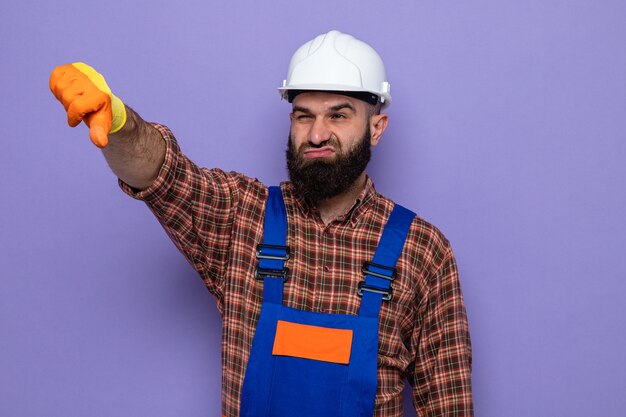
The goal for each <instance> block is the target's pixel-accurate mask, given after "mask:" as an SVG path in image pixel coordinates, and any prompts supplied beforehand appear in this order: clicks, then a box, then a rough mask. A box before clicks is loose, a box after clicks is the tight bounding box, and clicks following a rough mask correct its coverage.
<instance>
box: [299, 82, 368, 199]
mask: <svg viewBox="0 0 626 417" xmlns="http://www.w3.org/2000/svg"><path fill="white" fill-rule="evenodd" d="M370 112H371V110H370V108H369V105H368V104H367V103H365V102H363V101H361V100H358V99H355V98H351V97H346V96H342V95H338V94H331V93H323V92H311V93H301V94H299V95H297V96H296V97H295V99H294V101H293V111H292V113H291V115H290V118H291V130H290V135H289V143H288V147H287V168H288V170H289V176H290V179H291V181H292V183H293V184H294V186H295V188H296V190H297V191H298V192H299V193H300V194H301V195H302V196H303V197H305V198H309V199H311V200H313V201H319V200H322V199H327V198H331V197H334V196H336V195H339V194H341V193H343V192H345V191H347V190H348V189H349V188H350V187H352V186H353V185H354V184H355V182H356V180H357V179H358V178H359V176H360V175H361V174H362V173H363V171H364V170H365V167H366V166H367V163H368V162H369V159H370V155H371V152H370V144H371V137H372V135H371V130H370V120H369V119H370V117H369V115H370Z"/></svg>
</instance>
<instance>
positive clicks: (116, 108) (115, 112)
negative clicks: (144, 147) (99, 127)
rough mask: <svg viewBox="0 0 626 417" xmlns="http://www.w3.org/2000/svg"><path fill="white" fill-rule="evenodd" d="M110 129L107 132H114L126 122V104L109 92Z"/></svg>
mask: <svg viewBox="0 0 626 417" xmlns="http://www.w3.org/2000/svg"><path fill="white" fill-rule="evenodd" d="M111 113H112V116H113V118H112V120H111V130H110V131H109V133H115V132H117V131H119V130H120V129H121V128H123V127H124V125H125V124H126V106H124V103H123V102H122V100H120V99H119V98H118V97H117V96H116V95H115V94H113V93H111Z"/></svg>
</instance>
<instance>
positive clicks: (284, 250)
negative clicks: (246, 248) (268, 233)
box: [254, 243, 291, 281]
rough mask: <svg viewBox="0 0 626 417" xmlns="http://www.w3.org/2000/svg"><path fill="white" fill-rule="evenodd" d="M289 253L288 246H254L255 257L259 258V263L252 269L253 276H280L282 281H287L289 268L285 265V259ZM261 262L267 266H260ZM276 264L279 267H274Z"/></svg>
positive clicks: (262, 244) (257, 277)
mask: <svg viewBox="0 0 626 417" xmlns="http://www.w3.org/2000/svg"><path fill="white" fill-rule="evenodd" d="M290 255H291V253H290V251H289V247H288V246H281V245H268V244H264V243H260V244H258V245H257V246H256V257H257V259H259V263H258V264H257V267H256V270H255V271H254V278H255V279H258V280H262V279H264V278H266V277H271V278H282V279H283V281H287V276H288V273H289V269H288V268H287V267H285V261H287V260H288V259H289V257H290ZM262 264H263V265H264V266H267V267H262V266H261V265H262ZM278 265H280V266H281V268H275V266H278ZM269 266H272V267H274V268H270V267H269Z"/></svg>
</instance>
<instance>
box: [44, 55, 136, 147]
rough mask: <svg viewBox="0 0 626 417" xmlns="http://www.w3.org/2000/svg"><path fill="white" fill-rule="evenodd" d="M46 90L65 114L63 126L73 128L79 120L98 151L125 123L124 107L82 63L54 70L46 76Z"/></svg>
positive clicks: (102, 78) (95, 72)
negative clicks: (59, 104)
mask: <svg viewBox="0 0 626 417" xmlns="http://www.w3.org/2000/svg"><path fill="white" fill-rule="evenodd" d="M50 90H51V91H52V94H54V96H55V97H56V98H57V100H59V101H60V102H61V103H62V104H63V107H65V111H67V123H68V124H69V125H70V126H71V127H76V126H78V125H79V124H80V122H81V121H85V124H86V125H87V126H89V137H90V138H91V141H92V142H93V143H94V145H96V146H97V147H99V148H104V147H105V146H107V144H108V143H109V137H108V134H109V133H115V132H117V131H118V130H120V129H121V128H122V127H123V126H124V124H125V123H126V108H125V107H124V103H122V101H121V100H120V99H119V98H118V97H116V96H115V95H114V94H113V93H112V92H111V89H110V88H109V86H108V85H107V83H106V81H105V80H104V77H103V76H102V75H100V74H99V73H98V72H97V71H96V70H94V69H93V68H92V67H90V66H89V65H87V64H84V63H82V62H75V63H73V64H68V65H62V66H60V67H56V68H55V69H54V70H53V71H52V74H51V75H50Z"/></svg>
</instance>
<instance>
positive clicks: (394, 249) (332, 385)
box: [241, 187, 415, 417]
mask: <svg viewBox="0 0 626 417" xmlns="http://www.w3.org/2000/svg"><path fill="white" fill-rule="evenodd" d="M414 216H415V214H414V213H412V212H411V211H409V210H407V209H405V208H403V207H401V206H399V205H396V206H395V207H394V209H393V211H392V213H391V216H390V217H389V220H388V222H387V224H386V226H385V228H384V230H383V234H382V236H381V239H380V241H379V244H378V247H377V249H376V252H375V254H374V258H373V259H372V261H371V262H366V263H365V264H364V266H363V273H364V275H365V279H364V280H363V281H361V282H360V283H359V284H358V288H355V291H358V294H359V295H361V297H362V299H361V305H360V308H359V314H358V315H348V314H326V313H317V312H309V311H302V310H297V309H294V308H290V307H286V306H283V285H284V283H285V281H286V280H287V278H288V271H287V269H286V268H285V261H286V260H287V259H288V258H289V256H290V254H289V248H288V247H287V246H286V239H287V215H286V212H285V205H284V202H283V198H282V194H281V192H280V188H279V187H270V189H269V197H268V201H267V206H266V212H265V223H264V236H263V243H262V244H261V245H258V246H257V257H258V258H259V264H258V268H257V271H256V274H255V277H256V279H262V280H263V304H262V307H261V314H260V317H259V322H258V324H257V327H256V331H255V335H254V340H253V343H252V349H251V352H250V357H249V360H248V366H247V369H246V374H245V378H244V383H243V390H242V395H241V416H242V417H330V416H333V417H335V416H337V417H357V416H359V417H371V416H373V415H374V400H375V397H376V387H377V355H378V316H379V312H380V308H381V305H382V302H383V301H384V300H390V299H391V282H392V280H393V279H394V277H395V270H394V267H395V264H396V261H397V259H398V257H399V256H400V253H401V252H402V248H403V246H404V241H405V239H406V235H407V233H408V230H409V227H410V224H411V222H412V220H413V217H414ZM292 279H297V277H293V278H292ZM285 323H286V324H287V325H290V324H295V325H296V326H300V325H304V328H306V329H309V328H311V329H320V328H321V329H322V331H324V329H339V332H342V334H348V335H350V333H351V344H349V345H348V347H347V352H348V355H349V360H347V361H340V362H348V363H335V362H334V361H328V360H325V359H322V360H316V359H311V358H309V357H306V355H299V354H295V355H292V354H289V353H287V354H285V353H284V352H283V353H276V352H274V351H275V350H276V346H275V345H276V343H277V341H276V340H277V339H278V333H277V327H278V325H279V324H285ZM330 331H331V332H332V331H335V330H330ZM346 332H347V333H346ZM317 343H321V344H324V343H325V340H322V341H317V342H316V344H317ZM288 348H289V347H288ZM304 348H306V346H305V347H304ZM322 350H323V349H322ZM320 354H321V355H324V354H325V352H321V353H320ZM299 356H305V357H299Z"/></svg>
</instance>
